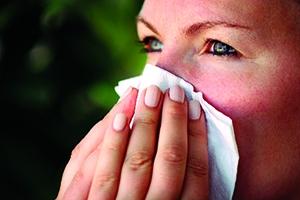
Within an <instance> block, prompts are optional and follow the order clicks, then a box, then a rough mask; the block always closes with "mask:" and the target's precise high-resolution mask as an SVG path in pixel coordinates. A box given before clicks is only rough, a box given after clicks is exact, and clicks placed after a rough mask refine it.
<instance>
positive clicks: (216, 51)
mask: <svg viewBox="0 0 300 200" xmlns="http://www.w3.org/2000/svg"><path fill="white" fill-rule="evenodd" d="M208 53H211V54H213V55H215V56H237V55H238V52H237V50H235V49H234V48H233V47H231V46H229V45H228V44H225V43H223V42H220V41H218V40H211V41H209V51H208Z"/></svg>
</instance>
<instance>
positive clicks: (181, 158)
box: [162, 146, 186, 164]
mask: <svg viewBox="0 0 300 200" xmlns="http://www.w3.org/2000/svg"><path fill="white" fill-rule="evenodd" d="M162 159H163V160H164V161H165V162H167V163H170V164H182V163H184V162H185V160H186V155H185V153H184V152H183V148H182V147H180V146H169V147H167V148H165V149H164V150H163V151H162Z"/></svg>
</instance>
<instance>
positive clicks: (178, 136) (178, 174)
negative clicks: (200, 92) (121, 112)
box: [147, 86, 188, 199]
mask: <svg viewBox="0 0 300 200" xmlns="http://www.w3.org/2000/svg"><path fill="white" fill-rule="evenodd" d="M187 113H188V112H187V102H186V101H185V95H184V91H183V90H182V89H181V88H179V87H178V86H175V87H173V88H171V89H170V91H169V94H166V95H165V99H164V105H163V111H162V120H161V128H160V136H159V141H158V149H157V153H156V157H155V161H154V169H153V174H152V180H151V184H150V188H149V191H148V194H147V199H177V198H178V197H179V196H180V193H181V188H182V184H183V180H184V174H185V166H186V160H187Z"/></svg>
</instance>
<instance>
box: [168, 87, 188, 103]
mask: <svg viewBox="0 0 300 200" xmlns="http://www.w3.org/2000/svg"><path fill="white" fill-rule="evenodd" d="M169 94H170V99H171V100H173V101H175V102H177V103H183V102H184V97H185V94H184V90H183V89H182V88H181V87H179V86H178V85H175V86H173V87H171V88H170V91H169Z"/></svg>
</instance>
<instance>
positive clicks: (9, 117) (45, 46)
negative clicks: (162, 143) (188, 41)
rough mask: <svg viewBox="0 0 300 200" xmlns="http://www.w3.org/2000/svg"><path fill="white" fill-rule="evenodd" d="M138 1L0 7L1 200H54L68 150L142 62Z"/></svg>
mask: <svg viewBox="0 0 300 200" xmlns="http://www.w3.org/2000/svg"><path fill="white" fill-rule="evenodd" d="M141 5H142V1H135V0H97V1H96V0H94V1H92V0H36V1H35V0H19V1H14V0H10V1H7V2H5V1H1V3H0V89H1V96H0V103H1V104H0V105H1V107H2V108H1V114H2V120H1V121H2V123H1V136H2V138H1V144H0V151H1V153H2V159H1V161H2V165H1V172H2V174H3V179H2V183H4V184H2V187H1V188H2V190H1V199H31V200H33V199H39V200H40V199H54V198H55V196H56V194H57V191H58V188H59V184H60V179H61V175H62V172H63V169H64V167H65V164H66V162H67V161H68V159H69V155H70V152H71V150H72V149H73V147H74V146H75V145H76V144H77V143H78V142H79V141H80V139H81V138H83V137H84V135H85V134H86V133H87V132H88V130H89V129H90V128H91V127H92V126H93V124H95V123H96V122H97V121H99V119H101V118H102V117H103V116H104V115H105V113H106V112H107V111H108V110H109V108H110V107H111V106H112V105H113V104H114V103H115V102H116V101H117V99H118V97H117V95H116V93H115V92H114V86H115V85H116V84H117V81H118V80H120V79H124V78H127V77H130V76H134V75H137V74H139V73H140V72H141V71H142V67H143V65H144V62H145V56H144V55H143V54H141V53H140V51H139V48H140V47H139V46H138V44H137V43H136V41H137V36H136V26H135V17H136V15H137V14H138V12H139V9H140V8H141Z"/></svg>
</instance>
